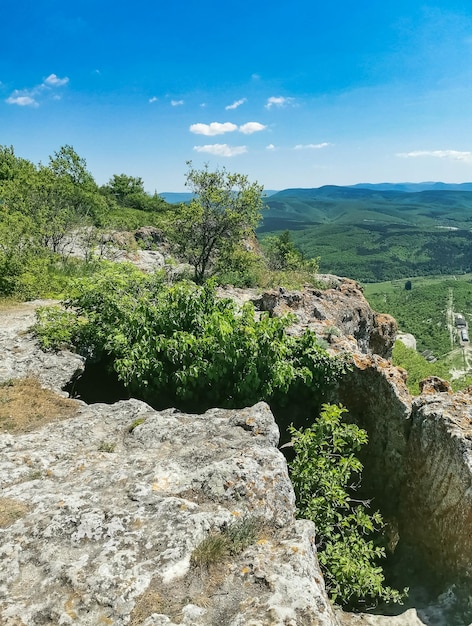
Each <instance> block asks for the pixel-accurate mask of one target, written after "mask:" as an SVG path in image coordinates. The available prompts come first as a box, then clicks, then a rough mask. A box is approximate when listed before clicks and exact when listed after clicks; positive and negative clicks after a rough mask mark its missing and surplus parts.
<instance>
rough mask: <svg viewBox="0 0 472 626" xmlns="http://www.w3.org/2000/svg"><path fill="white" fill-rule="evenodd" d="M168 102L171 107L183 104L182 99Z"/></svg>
mask: <svg viewBox="0 0 472 626" xmlns="http://www.w3.org/2000/svg"><path fill="white" fill-rule="evenodd" d="M170 103H171V105H172V106H173V107H180V106H182V105H183V103H184V101H183V100H171V101H170Z"/></svg>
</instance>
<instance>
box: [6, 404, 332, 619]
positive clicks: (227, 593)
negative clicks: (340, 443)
mask: <svg viewBox="0 0 472 626" xmlns="http://www.w3.org/2000/svg"><path fill="white" fill-rule="evenodd" d="M277 442H278V429H277V426H276V424H275V422H274V419H273V417H272V414H271V413H270V410H269V408H268V407H267V405H265V404H263V403H261V404H258V405H256V406H255V407H253V408H251V409H247V410H241V411H228V410H220V409H213V410H210V411H208V412H207V413H205V414H204V415H187V414H182V413H179V412H177V411H175V410H173V409H171V410H167V411H162V412H156V411H154V410H153V409H151V408H150V407H149V406H148V405H146V404H144V403H142V402H139V401H137V400H129V401H123V402H119V403H116V404H114V405H111V406H110V405H105V404H95V405H92V406H87V405H84V404H83V403H79V402H77V412H76V414H75V416H73V417H72V418H69V419H66V420H64V421H60V422H55V423H53V424H49V425H48V426H47V427H44V428H42V429H40V430H37V431H35V432H31V433H27V434H24V435H17V436H15V437H13V436H11V435H8V434H7V435H2V436H0V459H1V461H0V480H1V485H2V500H1V501H0V502H1V503H3V505H4V506H9V507H10V508H11V509H12V510H15V511H17V514H15V515H14V516H13V518H12V519H10V520H8V521H7V523H6V526H7V527H6V528H3V530H2V531H1V533H2V534H1V539H2V541H1V547H0V554H1V561H2V568H1V570H0V623H2V624H4V625H5V626H10V625H12V626H13V625H16V624H28V626H30V625H35V624H44V623H50V624H73V623H77V624H82V625H90V626H95V625H96V624H102V623H103V624H123V625H124V624H145V625H147V626H151V625H157V624H168V625H172V624H177V623H178V624H187V625H188V626H190V625H191V626H198V625H202V626H203V625H209V624H225V625H228V626H230V625H233V626H237V625H238V626H239V625H243V624H254V625H256V624H258V625H259V624H260V625H264V624H267V625H268V624H271V625H272V624H274V625H276V624H280V625H281V626H282V625H283V624H320V625H326V626H328V625H334V624H336V623H337V622H336V618H335V617H334V615H333V613H332V609H331V606H330V604H329V601H328V599H327V597H326V595H325V592H324V587H323V581H322V577H321V574H320V571H319V569H318V565H317V559H316V550H315V547H314V532H315V529H314V527H313V524H312V523H311V522H306V521H295V519H294V494H293V490H292V487H291V484H290V481H289V478H288V473H287V467H286V463H285V460H284V458H283V456H282V454H281V453H280V452H279V451H278V450H277V449H276V447H275V446H276V444H277ZM5 503H6V505H5ZM0 519H1V518H0ZM240 520H243V521H244V520H252V522H253V523H255V524H256V525H257V526H258V530H257V537H256V538H255V539H254V540H253V541H252V542H251V545H250V546H249V547H248V548H246V549H244V550H243V551H242V552H241V553H238V552H237V551H235V553H234V554H232V555H231V558H228V557H229V555H228V554H219V553H218V551H217V550H216V549H214V551H213V552H212V551H211V548H209V554H208V555H207V556H206V559H207V560H206V561H204V564H203V565H202V564H201V563H200V564H198V563H197V564H192V552H193V551H194V550H195V548H197V547H198V546H199V545H201V544H202V542H203V541H204V540H205V538H208V537H210V536H212V533H216V532H217V531H221V530H224V529H226V528H227V527H231V525H233V524H236V523H238V522H240ZM4 525H5V524H4Z"/></svg>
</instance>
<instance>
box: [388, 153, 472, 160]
mask: <svg viewBox="0 0 472 626" xmlns="http://www.w3.org/2000/svg"><path fill="white" fill-rule="evenodd" d="M397 156H398V157H402V158H404V159H411V158H413V159H414V158H420V157H435V158H438V159H451V160H452V161H465V162H467V163H472V152H461V151H460V150H414V151H413V152H399V153H397Z"/></svg>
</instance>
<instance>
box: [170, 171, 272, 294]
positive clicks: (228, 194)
mask: <svg viewBox="0 0 472 626" xmlns="http://www.w3.org/2000/svg"><path fill="white" fill-rule="evenodd" d="M188 165H189V168H190V169H189V171H188V172H187V182H186V186H187V187H189V188H190V190H191V191H192V192H193V193H194V194H195V197H194V198H193V199H192V200H191V201H190V202H189V203H188V204H182V205H181V206H180V210H179V212H178V215H177V216H176V219H175V222H174V228H173V230H172V238H173V241H174V242H175V245H176V247H177V249H178V251H179V253H180V254H181V255H182V256H183V257H185V258H186V260H187V261H188V262H189V263H190V264H191V265H192V267H193V268H194V279H195V282H196V283H198V284H201V283H202V282H203V281H204V279H205V277H206V276H207V274H208V271H209V269H210V268H211V266H212V265H213V264H214V263H215V261H216V259H218V257H220V256H221V255H222V254H225V255H229V254H231V252H232V251H233V250H234V249H235V248H237V247H238V246H240V245H241V243H242V241H243V240H244V238H248V237H250V236H253V235H254V229H255V228H256V226H257V224H258V222H259V220H260V217H261V209H262V206H263V204H262V197H261V194H262V187H261V186H260V185H258V184H257V183H249V180H248V178H247V176H244V175H242V174H231V173H229V172H227V171H226V169H224V168H223V169H221V170H216V171H214V172H211V171H209V169H208V167H207V166H205V168H204V169H203V170H195V169H192V167H191V165H192V164H191V162H189V163H188Z"/></svg>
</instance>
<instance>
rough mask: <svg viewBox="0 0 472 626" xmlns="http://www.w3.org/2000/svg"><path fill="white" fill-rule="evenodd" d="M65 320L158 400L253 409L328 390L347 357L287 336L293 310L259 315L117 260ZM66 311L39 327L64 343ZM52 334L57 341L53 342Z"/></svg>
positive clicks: (92, 350)
mask: <svg viewBox="0 0 472 626" xmlns="http://www.w3.org/2000/svg"><path fill="white" fill-rule="evenodd" d="M66 305H67V307H68V308H69V310H71V311H73V312H74V314H75V316H76V318H75V322H73V321H71V320H70V318H64V323H63V325H64V326H67V329H64V332H68V333H71V335H70V341H71V343H72V344H73V345H74V346H75V347H76V348H77V349H78V350H79V351H80V352H81V353H82V354H85V355H87V356H89V357H90V358H92V359H95V360H101V359H105V358H106V359H107V360H109V361H111V363H112V367H113V369H114V370H115V371H116V373H117V374H118V376H119V378H120V379H121V380H122V381H123V382H124V384H125V385H126V386H127V387H128V388H129V390H130V391H131V392H133V393H135V394H137V395H138V396H139V397H142V398H144V399H147V400H148V401H150V402H151V403H156V402H159V403H160V404H161V405H162V403H167V404H168V405H169V406H171V405H172V406H181V407H183V406H191V407H192V408H193V409H195V407H200V408H201V409H202V410H203V409H205V408H208V407H209V406H233V407H234V406H247V405H248V404H252V403H254V402H256V401H258V400H261V399H265V400H269V399H270V398H274V397H277V398H280V399H284V398H285V397H286V394H287V393H290V392H291V391H293V392H297V393H299V392H300V393H302V392H303V393H307V394H310V393H311V394H312V395H313V394H315V395H316V394H318V395H322V393H323V392H324V391H325V390H326V387H327V385H328V384H330V383H333V382H334V381H335V380H336V379H337V377H338V376H340V375H341V373H342V372H343V371H344V368H345V362H344V361H343V360H341V359H339V358H334V357H331V356H329V355H328V353H327V352H326V351H325V350H324V349H322V348H321V347H320V346H319V345H318V343H317V340H316V337H315V335H314V334H313V333H311V332H309V331H306V332H305V333H304V334H303V335H301V336H300V337H292V336H289V335H287V334H286V332H285V329H286V328H287V326H288V325H289V324H290V323H291V321H292V320H291V318H290V317H289V316H287V317H285V318H270V317H269V316H268V315H262V316H261V317H260V318H258V317H256V315H255V311H254V307H253V306H252V304H250V303H247V304H245V305H244V306H243V307H242V308H241V309H239V308H238V307H237V305H236V304H235V303H234V302H233V301H232V300H230V299H218V298H217V297H216V294H215V290H214V287H213V285H212V284H206V285H205V286H204V287H197V286H196V285H194V284H193V283H186V282H181V283H177V284H176V285H173V286H168V285H165V284H163V279H162V277H160V276H145V275H143V274H141V273H140V272H138V271H137V270H135V269H134V268H132V267H126V266H123V265H121V266H117V267H113V266H111V265H110V266H109V265H107V264H105V265H104V268H103V269H102V270H101V272H99V273H98V274H96V275H95V276H94V277H93V280H88V279H84V280H80V281H77V282H76V283H75V284H74V289H73V294H72V296H71V297H70V298H69V299H68V300H67V302H66ZM61 329H62V324H61V319H60V316H59V318H58V317H57V314H56V316H55V317H54V319H52V320H49V319H48V318H47V317H44V316H42V317H41V318H40V320H39V322H38V326H37V332H38V334H39V336H40V338H41V340H42V341H43V343H44V345H47V346H48V347H54V345H55V344H54V337H57V338H58V340H59V341H60V342H62V341H63V340H64V337H63V335H62V332H63V331H62V330H61ZM44 338H47V342H45V341H44Z"/></svg>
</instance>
